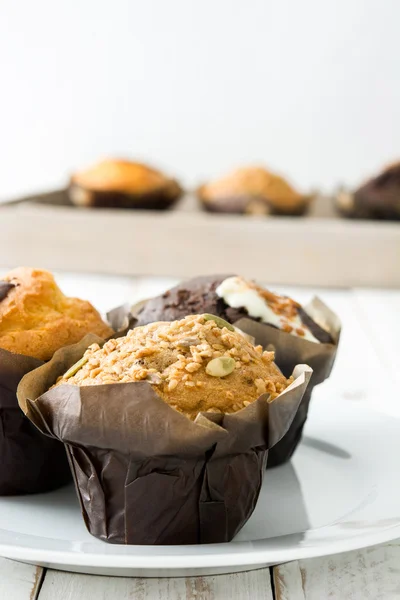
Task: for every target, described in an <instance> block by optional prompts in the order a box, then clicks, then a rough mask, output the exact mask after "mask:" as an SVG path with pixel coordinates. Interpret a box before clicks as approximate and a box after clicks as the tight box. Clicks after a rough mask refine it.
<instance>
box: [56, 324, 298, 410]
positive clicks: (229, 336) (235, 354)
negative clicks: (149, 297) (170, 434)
mask: <svg viewBox="0 0 400 600" xmlns="http://www.w3.org/2000/svg"><path fill="white" fill-rule="evenodd" d="M273 361H274V353H273V352H263V349H262V347H261V346H253V345H252V344H251V343H250V342H249V341H248V340H247V339H245V337H244V336H243V335H242V334H240V333H238V332H237V331H235V329H234V328H233V327H232V325H229V323H226V322H225V321H223V320H222V319H220V318H219V317H215V316H213V315H191V316H188V317H185V318H184V319H182V320H180V321H173V322H156V323H151V324H149V325H145V326H143V327H137V328H136V329H133V330H131V331H129V333H128V334H127V335H126V336H125V337H121V338H118V339H111V340H109V341H108V342H106V343H105V344H104V346H103V347H102V348H100V347H99V346H98V344H93V345H92V346H90V347H89V348H88V350H87V351H86V352H85V354H84V356H83V358H82V359H81V360H80V361H78V363H76V365H74V366H73V367H71V369H70V370H69V371H67V373H66V374H65V375H64V376H63V377H61V378H59V380H58V381H57V384H56V385H59V384H61V383H67V384H75V385H81V386H83V385H99V384H109V383H127V382H133V381H148V382H149V383H150V384H151V385H152V387H153V389H154V390H155V391H156V392H157V393H158V394H159V395H160V396H161V397H162V398H163V400H164V401H165V402H167V403H168V404H170V405H171V406H172V407H173V408H174V409H176V410H178V411H179V412H182V413H184V414H186V415H187V416H188V417H189V418H191V419H195V418H196V416H197V414H198V413H199V412H201V411H211V412H218V413H232V412H236V411H238V410H240V409H242V408H243V407H245V406H247V405H248V404H250V403H251V402H253V401H254V400H256V399H257V398H258V397H259V396H260V395H261V394H264V393H266V392H268V393H269V394H270V400H273V399H274V398H275V397H276V396H277V395H279V394H280V393H281V392H282V391H283V390H284V389H285V388H286V387H287V386H288V385H289V383H291V381H292V380H291V379H289V380H287V379H286V378H285V377H284V376H283V375H282V373H281V372H280V370H279V369H278V367H277V366H276V365H275V363H274V362H273Z"/></svg>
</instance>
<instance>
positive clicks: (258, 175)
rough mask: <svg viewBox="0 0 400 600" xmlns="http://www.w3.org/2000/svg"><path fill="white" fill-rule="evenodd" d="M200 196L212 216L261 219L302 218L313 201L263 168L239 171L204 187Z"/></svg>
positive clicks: (199, 193)
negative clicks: (268, 217) (267, 216)
mask: <svg viewBox="0 0 400 600" xmlns="http://www.w3.org/2000/svg"><path fill="white" fill-rule="evenodd" d="M197 196H198V198H199V201H200V203H201V205H202V207H203V208H204V209H205V210H208V211H211V212H226V213H240V214H241V213H246V214H261V215H263V214H265V215H266V214H272V215H302V214H304V213H305V212H306V210H307V208H308V206H309V203H310V200H311V197H310V196H303V195H301V194H299V193H298V192H297V191H296V190H294V189H293V187H292V186H291V185H290V184H289V183H288V182H287V181H286V180H285V179H283V178H282V177H280V176H279V175H275V174H274V173H271V172H270V171H267V169H264V168H263V167H243V168H241V169H237V170H235V171H233V172H232V173H229V174H228V175H226V176H225V177H223V178H221V179H217V180H216V181H212V182H209V183H206V184H204V185H202V186H201V187H200V188H199V189H198V191H197Z"/></svg>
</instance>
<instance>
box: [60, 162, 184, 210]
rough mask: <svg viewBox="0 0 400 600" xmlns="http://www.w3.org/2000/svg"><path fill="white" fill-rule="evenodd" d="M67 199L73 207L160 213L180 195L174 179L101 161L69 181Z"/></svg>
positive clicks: (136, 166) (138, 165)
mask: <svg viewBox="0 0 400 600" xmlns="http://www.w3.org/2000/svg"><path fill="white" fill-rule="evenodd" d="M68 193H69V197H70V199H71V202H72V203H73V204H75V205H76V206H83V207H103V208H139V209H153V210H164V209H167V208H170V207H171V206H172V205H173V204H174V203H175V202H176V201H177V200H178V198H179V197H180V196H181V195H182V189H181V187H180V185H179V184H178V182H177V181H175V179H171V178H170V177H167V176H166V175H164V174H163V173H161V172H160V171H157V170H155V169H152V168H151V167H149V166H147V165H144V164H141V163H136V162H131V161H127V160H113V159H108V160H103V161H101V162H98V163H97V164H96V165H94V166H92V167H90V168H89V169H85V170H83V171H78V172H77V173H74V174H73V175H72V177H71V180H70V184H69V188H68Z"/></svg>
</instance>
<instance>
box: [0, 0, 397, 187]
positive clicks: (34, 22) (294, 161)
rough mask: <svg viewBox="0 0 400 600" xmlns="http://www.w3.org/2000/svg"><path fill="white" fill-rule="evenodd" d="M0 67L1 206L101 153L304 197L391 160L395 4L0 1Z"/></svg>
mask: <svg viewBox="0 0 400 600" xmlns="http://www.w3.org/2000/svg"><path fill="white" fill-rule="evenodd" d="M0 61H1V73H0V197H7V196H9V195H14V194H18V193H23V192H29V191H31V190H42V189H46V188H47V187H49V186H54V185H57V184H59V183H62V182H63V181H64V180H65V178H66V176H67V174H68V173H69V172H70V171H71V170H73V169H75V168H77V167H80V166H82V165H86V163H90V162H91V161H92V160H95V159H96V158H98V157H99V156H103V155H110V154H111V155H122V156H124V155H125V156H132V157H138V158H142V159H145V160H146V159H148V160H151V161H152V162H154V163H155V164H156V165H159V166H161V167H164V168H166V169H168V170H169V171H170V172H171V173H174V174H176V175H177V176H180V177H182V178H183V180H184V181H185V182H186V183H187V184H189V185H192V184H194V183H197V182H198V180H199V179H202V178H204V177H207V176H210V175H217V174H219V173H222V172H224V171H225V170H227V169H230V168H231V167H233V166H236V165H240V164H241V163H249V162H250V163H251V162H254V161H255V162H258V161H260V162H265V163H266V164H268V165H270V166H271V167H273V168H275V169H277V170H279V171H281V172H283V173H286V174H288V175H290V176H291V177H292V179H293V181H294V182H295V183H297V184H298V185H300V186H301V187H303V188H304V189H306V188H307V187H309V186H314V185H318V186H323V187H324V188H325V189H329V188H330V186H333V185H335V184H337V183H338V182H340V181H345V182H347V183H349V184H356V183H358V182H359V180H360V178H363V177H364V176H365V175H368V174H370V173H371V171H374V170H376V169H379V168H380V167H381V166H382V165H383V164H385V163H386V162H388V161H390V160H393V159H394V158H396V157H398V158H400V1H399V0H333V1H331V2H324V1H321V0H292V1H290V0H273V1H271V0H269V1H267V0H248V1H245V0H242V1H239V0H201V1H197V2H195V1H194V0H114V1H108V2H107V1H106V0H68V1H64V2H59V1H54V0H34V1H33V0H1V1H0Z"/></svg>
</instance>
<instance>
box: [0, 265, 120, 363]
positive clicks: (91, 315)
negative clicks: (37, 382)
mask: <svg viewBox="0 0 400 600" xmlns="http://www.w3.org/2000/svg"><path fill="white" fill-rule="evenodd" d="M87 333H95V334H97V335H98V336H100V337H103V338H106V337H109V336H110V335H112V334H113V333H114V332H113V330H112V329H111V327H109V326H108V325H107V324H106V323H104V322H103V320H102V319H101V316H100V315H99V313H98V312H97V310H96V309H95V308H94V307H93V306H92V305H91V304H90V302H87V301H86V300H80V299H79V298H68V297H67V296H65V295H64V294H63V293H62V291H61V290H60V288H59V287H58V285H57V284H56V282H55V280H54V277H53V275H52V274H51V273H49V272H48V271H44V270H41V269H32V268H27V267H20V268H18V269H14V270H13V271H10V272H9V273H7V274H6V275H5V276H4V277H3V280H2V281H1V283H0V348H4V349H5V350H8V351H9V352H13V353H15V354H23V355H25V356H31V357H34V358H38V359H40V360H49V359H50V358H51V357H52V356H53V354H54V352H55V351H56V350H58V348H61V347H62V346H67V345H68V344H73V343H75V342H78V341H79V340H81V339H82V338H83V337H84V336H85V335H86V334H87Z"/></svg>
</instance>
